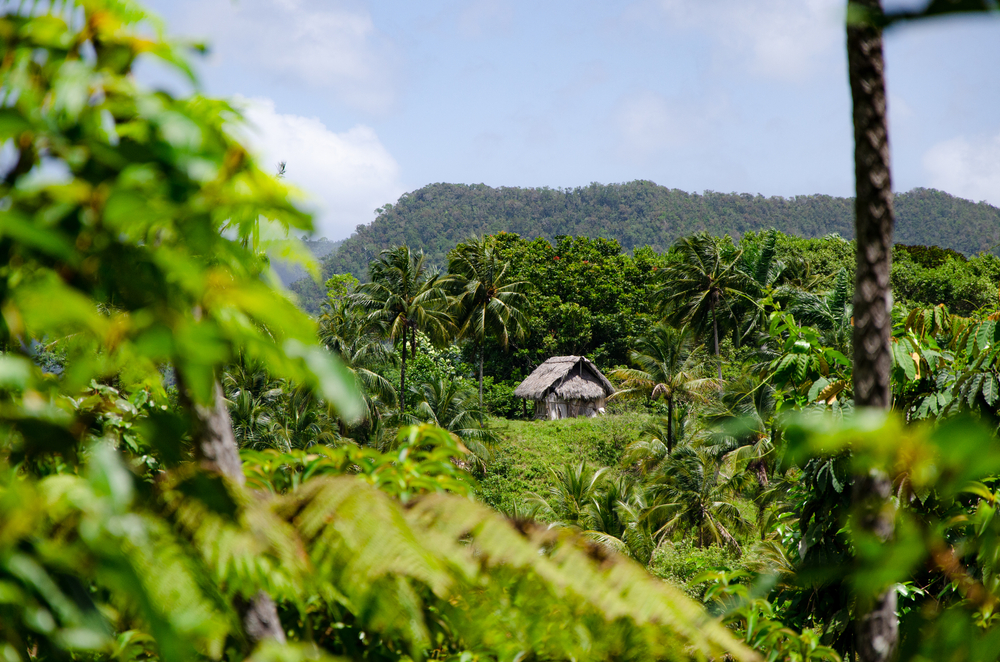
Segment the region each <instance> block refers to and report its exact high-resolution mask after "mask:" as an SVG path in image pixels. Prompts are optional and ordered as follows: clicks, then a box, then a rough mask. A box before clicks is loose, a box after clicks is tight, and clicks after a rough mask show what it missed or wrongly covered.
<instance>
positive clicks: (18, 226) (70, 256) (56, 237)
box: [0, 210, 75, 263]
mask: <svg viewBox="0 0 1000 662" xmlns="http://www.w3.org/2000/svg"><path fill="white" fill-rule="evenodd" d="M5 236H6V237H10V238H11V239H13V240H14V241H17V242H19V243H22V244H25V245H27V246H30V247H31V248H34V249H37V250H40V251H42V252H43V253H47V254H49V255H51V256H52V257H55V258H58V259H60V260H65V261H67V262H70V263H73V262H75V255H74V252H73V244H72V243H70V242H69V241H67V239H66V237H64V236H63V235H62V234H61V233H60V232H59V231H58V230H56V229H54V228H46V227H42V226H41V225H39V224H38V223H35V222H34V221H33V220H31V219H30V218H28V217H27V216H25V215H24V214H22V213H19V212H17V211H14V210H8V211H4V212H0V237H5Z"/></svg>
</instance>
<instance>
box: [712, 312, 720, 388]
mask: <svg viewBox="0 0 1000 662" xmlns="http://www.w3.org/2000/svg"><path fill="white" fill-rule="evenodd" d="M712 334H713V336H714V337H715V360H716V361H718V362H719V388H722V358H721V357H720V356H719V320H718V319H717V318H716V316H715V300H714V299H713V300H712Z"/></svg>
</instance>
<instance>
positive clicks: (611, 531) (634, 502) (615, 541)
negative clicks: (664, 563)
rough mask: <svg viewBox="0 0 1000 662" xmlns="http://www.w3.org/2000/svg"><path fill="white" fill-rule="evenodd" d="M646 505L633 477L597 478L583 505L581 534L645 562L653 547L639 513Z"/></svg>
mask: <svg viewBox="0 0 1000 662" xmlns="http://www.w3.org/2000/svg"><path fill="white" fill-rule="evenodd" d="M647 508H648V505H647V503H646V492H645V490H644V489H643V487H642V485H640V484H639V482H638V480H636V478H635V477H634V476H630V475H627V474H625V475H622V476H619V477H618V478H615V479H608V480H604V481H601V482H600V483H599V484H598V486H597V489H596V490H594V494H593V495H592V496H591V497H590V503H589V504H587V515H586V517H585V520H584V521H585V524H586V526H587V527H588V530H586V531H584V535H586V536H588V537H589V538H592V539H593V540H595V541H597V542H598V543H600V544H602V545H604V546H606V547H609V548H611V549H614V550H615V551H617V552H620V553H622V554H625V555H627V556H630V557H632V558H633V559H635V560H636V561H639V562H640V563H642V564H643V565H646V564H647V563H649V559H650V558H651V557H652V555H653V549H654V548H655V547H656V545H655V544H654V542H653V535H652V532H651V531H650V530H649V526H648V523H647V522H646V521H645V520H644V518H643V516H642V515H643V513H644V512H645V511H646V509H647Z"/></svg>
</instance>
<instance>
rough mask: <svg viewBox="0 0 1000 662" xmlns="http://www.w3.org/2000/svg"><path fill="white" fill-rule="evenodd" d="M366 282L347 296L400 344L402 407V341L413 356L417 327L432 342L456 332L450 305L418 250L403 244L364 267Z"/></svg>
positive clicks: (402, 406) (402, 400) (403, 399)
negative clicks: (367, 276) (366, 268)
mask: <svg viewBox="0 0 1000 662" xmlns="http://www.w3.org/2000/svg"><path fill="white" fill-rule="evenodd" d="M368 271H369V276H370V277H371V282H369V283H365V284H364V285H362V286H361V287H359V288H358V291H357V292H356V293H355V294H354V295H352V297H351V300H352V301H353V302H354V303H355V304H356V305H358V306H359V307H360V308H361V309H362V310H364V311H366V312H367V313H368V316H367V318H366V319H367V321H368V322H372V323H378V324H381V325H383V328H385V330H386V335H388V337H389V339H390V340H392V341H393V342H399V343H401V351H400V359H401V364H400V371H399V410H400V412H402V411H404V410H405V409H406V345H407V343H409V345H410V350H411V353H412V357H413V358H416V356H417V331H423V332H424V333H426V334H427V336H428V337H429V338H430V339H431V341H432V342H435V343H444V342H446V341H447V340H448V339H449V338H451V337H452V336H453V335H454V333H455V332H456V330H457V329H456V327H455V323H454V319H453V318H452V315H451V312H450V310H449V309H450V307H451V304H452V299H451V298H450V297H449V296H448V295H447V293H446V292H445V289H444V285H445V283H443V282H442V280H441V278H440V277H439V276H438V275H437V274H433V273H430V272H429V271H428V269H427V261H426V258H425V257H424V253H423V251H418V252H416V253H414V252H412V251H410V248H409V247H408V246H397V247H395V248H392V249H386V250H384V251H382V252H381V253H380V254H379V257H378V259H377V260H375V261H373V262H372V263H371V264H370V265H369V267H368Z"/></svg>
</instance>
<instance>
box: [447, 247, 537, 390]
mask: <svg viewBox="0 0 1000 662" xmlns="http://www.w3.org/2000/svg"><path fill="white" fill-rule="evenodd" d="M448 272H449V273H450V274H451V275H452V276H453V277H454V278H455V284H456V286H457V288H458V291H459V293H458V302H459V306H460V310H461V311H462V324H461V331H460V333H461V334H462V335H465V336H469V337H471V338H473V339H474V340H475V343H476V346H477V348H478V350H479V351H478V353H479V408H480V409H482V407H483V345H484V343H485V341H486V338H487V336H489V337H491V338H494V339H495V340H496V341H497V342H499V343H500V346H501V347H503V348H504V349H507V346H508V344H509V343H510V339H511V338H512V337H513V338H521V337H523V336H524V333H525V326H526V324H527V319H526V318H525V315H524V310H525V309H526V308H527V305H528V299H527V297H526V296H525V294H524V292H525V290H526V288H527V286H528V283H527V282H526V281H515V280H510V273H509V272H510V263H509V262H505V261H503V259H502V257H501V256H500V254H499V252H498V250H497V248H496V242H495V241H494V240H493V239H492V237H472V238H471V239H469V240H468V241H466V242H465V243H462V244H459V245H458V246H456V247H455V248H454V249H453V250H452V251H451V252H450V253H449V254H448Z"/></svg>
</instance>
